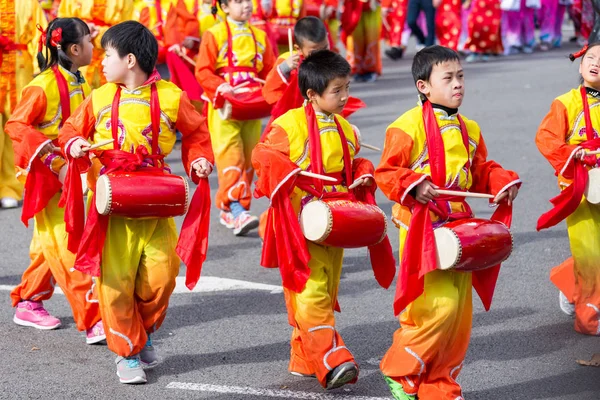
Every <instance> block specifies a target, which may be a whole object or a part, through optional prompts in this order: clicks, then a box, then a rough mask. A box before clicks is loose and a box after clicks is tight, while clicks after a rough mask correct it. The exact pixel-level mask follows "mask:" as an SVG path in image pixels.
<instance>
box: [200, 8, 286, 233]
mask: <svg viewBox="0 0 600 400" xmlns="http://www.w3.org/2000/svg"><path fill="white" fill-rule="evenodd" d="M220 5H221V8H222V9H223V11H224V12H225V13H226V14H227V19H226V20H225V21H223V22H221V23H219V24H217V25H215V26H213V27H212V28H210V29H209V30H208V31H207V32H206V33H205V34H204V36H203V37H202V43H201V44H200V54H199V55H198V59H197V62H196V79H197V80H198V82H199V83H200V86H202V89H203V90H204V97H205V98H206V101H207V103H208V104H207V109H208V110H207V113H208V129H209V131H210V134H211V138H212V145H213V151H214V153H215V158H216V162H217V169H218V173H219V189H218V191H217V195H216V205H217V207H218V208H219V209H220V210H221V214H220V223H221V224H223V225H225V226H226V227H228V228H230V229H233V233H234V234H235V235H236V236H241V235H245V234H246V233H248V232H249V231H250V230H251V229H254V228H256V227H257V226H258V218H257V217H255V216H252V215H250V213H249V210H250V201H251V192H252V190H251V186H252V178H253V176H254V170H253V169H252V163H251V161H250V156H251V154H252V150H253V149H254V146H256V144H257V143H258V141H259V140H260V133H261V120H260V119H249V120H243V121H238V120H233V119H223V118H222V117H221V116H220V115H219V110H218V109H217V108H215V106H216V103H217V100H218V97H219V96H221V95H223V94H226V95H235V91H234V88H235V87H236V86H238V85H244V86H245V87H244V88H243V89H244V90H249V91H254V92H256V94H257V96H261V94H260V88H261V85H260V83H259V81H260V80H264V79H265V78H266V77H267V74H268V73H269V71H270V70H271V68H273V65H274V64H275V57H274V55H273V51H272V49H271V45H270V44H269V41H268V40H267V36H266V34H265V32H264V31H262V30H260V29H257V28H254V27H252V26H251V25H250V24H249V23H248V21H249V19H250V17H251V15H252V2H251V1H250V0H241V1H239V2H238V1H237V0H236V1H227V0H222V1H221V2H220Z"/></svg>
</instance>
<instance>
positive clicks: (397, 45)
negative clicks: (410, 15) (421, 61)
mask: <svg viewBox="0 0 600 400" xmlns="http://www.w3.org/2000/svg"><path fill="white" fill-rule="evenodd" d="M407 11H408V1H407V0H382V2H381V21H382V27H383V36H384V38H385V39H386V40H387V44H388V46H390V48H389V49H386V50H385V51H384V53H385V55H386V56H388V57H389V58H390V59H392V60H394V61H395V60H399V59H401V58H402V55H403V54H404V50H405V49H406V46H405V45H404V44H403V43H402V33H403V32H404V25H405V23H406V15H407V14H406V13H407Z"/></svg>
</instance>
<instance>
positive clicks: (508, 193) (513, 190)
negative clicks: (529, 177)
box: [494, 185, 519, 206]
mask: <svg viewBox="0 0 600 400" xmlns="http://www.w3.org/2000/svg"><path fill="white" fill-rule="evenodd" d="M517 194H519V188H518V187H517V185H513V186H511V187H509V188H508V189H507V190H505V191H504V192H502V193H500V194H499V195H498V196H496V198H495V199H494V203H496V204H499V203H501V202H503V201H505V200H506V201H507V202H508V205H509V206H510V205H511V204H512V202H513V200H514V199H516V198H517Z"/></svg>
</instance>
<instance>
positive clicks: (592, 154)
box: [585, 150, 600, 156]
mask: <svg viewBox="0 0 600 400" xmlns="http://www.w3.org/2000/svg"><path fill="white" fill-rule="evenodd" d="M597 154H600V150H594V151H586V152H585V155H586V156H595V155H597Z"/></svg>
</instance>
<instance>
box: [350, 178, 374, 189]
mask: <svg viewBox="0 0 600 400" xmlns="http://www.w3.org/2000/svg"><path fill="white" fill-rule="evenodd" d="M372 185H373V178H371V177H368V176H367V177H366V178H360V179H357V180H355V181H354V182H353V183H352V185H350V186H348V189H354V188H355V187H358V186H372Z"/></svg>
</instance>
